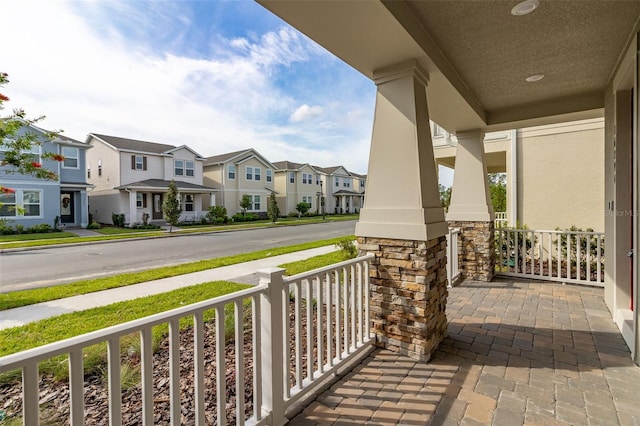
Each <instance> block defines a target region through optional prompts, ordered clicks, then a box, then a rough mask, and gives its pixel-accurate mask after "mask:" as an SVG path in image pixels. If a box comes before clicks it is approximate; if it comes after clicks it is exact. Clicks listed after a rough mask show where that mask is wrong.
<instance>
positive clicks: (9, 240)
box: [0, 215, 358, 249]
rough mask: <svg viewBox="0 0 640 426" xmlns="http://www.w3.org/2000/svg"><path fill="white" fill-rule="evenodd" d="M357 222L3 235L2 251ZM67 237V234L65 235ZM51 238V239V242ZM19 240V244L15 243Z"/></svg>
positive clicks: (338, 217) (336, 219) (312, 220)
mask: <svg viewBox="0 0 640 426" xmlns="http://www.w3.org/2000/svg"><path fill="white" fill-rule="evenodd" d="M357 218H358V216H357V215H334V216H327V217H326V219H325V220H323V219H322V218H319V217H311V218H300V219H298V218H282V219H279V220H278V222H276V223H273V222H271V221H269V220H264V221H257V222H246V223H234V224H226V225H190V226H186V227H184V228H181V229H177V230H174V231H173V233H171V234H170V233H168V232H166V231H154V230H150V229H129V228H102V229H96V230H94V231H96V232H101V231H103V230H104V229H120V230H121V231H120V232H117V231H106V232H102V233H106V234H109V235H102V236H95V237H77V236H75V234H71V233H68V234H71V235H69V237H67V238H60V237H61V233H56V234H55V237H42V238H36V237H33V238H35V239H34V240H29V241H27V240H28V238H17V237H21V236H22V237H24V236H25V235H27V234H20V235H4V236H2V235H0V249H15V248H29V247H40V246H50V245H63V244H74V243H86V242H96V241H110V240H123V239H127V238H148V237H171V236H173V235H178V234H191V233H197V232H219V231H233V230H235V229H252V228H267V227H273V226H298V225H307V224H312V223H322V222H327V221H331V222H342V221H347V220H356V219H357ZM65 234H67V233H65ZM29 235H47V234H29ZM48 238H50V239H48ZM16 240H19V241H16Z"/></svg>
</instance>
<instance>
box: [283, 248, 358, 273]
mask: <svg viewBox="0 0 640 426" xmlns="http://www.w3.org/2000/svg"><path fill="white" fill-rule="evenodd" d="M347 259H348V257H347V256H345V254H344V252H342V251H341V250H338V251H333V252H331V253H327V254H321V255H319V256H314V257H310V258H309V259H305V260H298V261H296V262H291V263H285V264H282V265H279V266H280V267H281V268H284V269H286V272H285V274H286V275H289V276H291V275H297V274H301V273H303V272H307V271H311V270H313V269H318V268H322V267H324V266H329V265H333V264H334V263H338V262H342V261H345V260H347Z"/></svg>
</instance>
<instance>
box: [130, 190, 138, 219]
mask: <svg viewBox="0 0 640 426" xmlns="http://www.w3.org/2000/svg"><path fill="white" fill-rule="evenodd" d="M137 196H138V191H129V226H131V225H133V224H134V223H136V222H137V221H138V205H137V203H136V201H137Z"/></svg>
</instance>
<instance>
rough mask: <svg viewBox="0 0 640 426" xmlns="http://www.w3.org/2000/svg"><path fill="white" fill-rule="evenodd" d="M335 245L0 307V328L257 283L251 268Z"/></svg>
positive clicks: (304, 256)
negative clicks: (180, 292)
mask: <svg viewBox="0 0 640 426" xmlns="http://www.w3.org/2000/svg"><path fill="white" fill-rule="evenodd" d="M336 250H337V249H336V248H335V246H333V245H331V246H324V247H319V248H315V249H310V250H303V251H298V252H294V253H289V254H283V255H280V256H274V257H269V258H266V259H260V260H254V261H251V262H245V263H238V264H236V265H230V266H223V267H220V268H214V269H207V270H205V271H200V272H194V273H192V274H185V275H178V276H175V277H170V278H163V279H160V280H154V281H147V282H144V283H140V284H134V285H129V286H126V287H120V288H113V289H110V290H104V291H98V292H95V293H87V294H83V295H80V296H73V297H68V298H66V299H58V300H52V301H50V302H44V303H37V304H34V305H29V306H24V307H21V308H14V309H7V310H5V311H0V330H4V329H6V328H11V327H18V326H21V325H24V324H27V323H30V322H34V321H39V320H41V319H45V318H49V317H53V316H57V315H62V314H66V313H69V312H75V311H83V310H85V309H91V308H96V307H99V306H106V305H110V304H112V303H116V302H122V301H124V300H132V299H137V298H139V297H144V296H150V295H153V294H159V293H165V292H167V291H171V290H175V289H178V288H182V287H188V286H191V285H195V284H200V283H205V282H209V281H220V280H225V281H236V282H243V283H252V284H256V283H257V276H256V274H255V272H256V271H257V270H259V269H263V268H270V267H275V266H278V265H281V264H283V263H289V262H295V261H298V260H304V259H308V258H310V257H313V256H317V255H320V254H325V253H330V252H332V251H336Z"/></svg>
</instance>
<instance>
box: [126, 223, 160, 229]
mask: <svg viewBox="0 0 640 426" xmlns="http://www.w3.org/2000/svg"><path fill="white" fill-rule="evenodd" d="M130 228H131V229H160V226H158V225H156V224H153V223H147V224H146V225H145V224H144V223H134V224H133V225H131V226H130Z"/></svg>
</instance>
